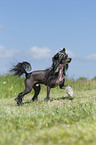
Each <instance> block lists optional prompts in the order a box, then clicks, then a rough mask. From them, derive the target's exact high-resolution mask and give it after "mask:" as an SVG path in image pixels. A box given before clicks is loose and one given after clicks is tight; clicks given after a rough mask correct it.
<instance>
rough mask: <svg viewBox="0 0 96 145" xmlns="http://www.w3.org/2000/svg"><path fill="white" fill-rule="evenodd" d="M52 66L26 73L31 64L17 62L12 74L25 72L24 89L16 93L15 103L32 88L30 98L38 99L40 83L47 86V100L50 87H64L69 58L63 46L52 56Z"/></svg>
mask: <svg viewBox="0 0 96 145" xmlns="http://www.w3.org/2000/svg"><path fill="white" fill-rule="evenodd" d="M52 62H53V63H52V66H51V67H50V68H49V69H46V70H39V71H33V72H31V73H28V72H27V71H30V70H31V65H30V63H28V62H22V63H18V64H17V65H16V66H14V67H13V69H11V72H13V73H14V75H17V76H19V77H20V76H21V75H22V74H25V76H26V79H25V90H24V91H23V92H21V93H19V94H18V96H17V97H16V99H15V100H16V102H17V104H18V105H19V104H21V102H22V98H23V97H24V95H26V94H28V93H29V92H31V90H32V88H33V89H34V96H33V98H32V100H33V101H34V100H38V95H39V92H40V89H41V86H40V84H44V85H46V86H47V96H46V98H45V100H46V101H47V100H49V99H50V97H49V93H50V89H51V88H54V87H56V86H59V87H60V88H61V89H64V88H65V86H64V82H65V77H64V76H65V75H66V70H67V69H68V63H70V62H71V58H68V55H67V54H66V52H65V48H63V49H62V50H60V51H59V52H58V53H57V54H56V55H55V56H54V57H53V58H52Z"/></svg>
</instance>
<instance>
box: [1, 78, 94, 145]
mask: <svg viewBox="0 0 96 145" xmlns="http://www.w3.org/2000/svg"><path fill="white" fill-rule="evenodd" d="M65 83H66V85H71V86H72V87H73V89H74V99H73V100H70V99H68V98H67V94H66V93H65V92H64V90H60V89H59V88H58V87H57V88H54V89H52V90H51V93H50V97H51V100H50V101H49V102H44V101H43V100H44V98H45V96H46V87H45V86H43V85H42V87H41V92H40V95H39V101H38V102H32V101H31V98H32V96H33V93H34V92H33V91H32V92H31V93H30V94H28V95H26V96H25V97H24V99H23V103H22V105H20V106H17V105H16V102H15V101H14V98H15V97H16V96H17V94H18V93H19V92H21V91H23V90H24V78H16V77H13V76H11V75H9V76H0V145H15V144H16V145H17V144H18V145H57V144H58V145H60V144H62V145H85V144H87V145H95V144H96V78H94V79H93V80H90V81H88V80H87V79H85V78H80V79H78V80H76V81H74V80H68V79H66V82H65Z"/></svg>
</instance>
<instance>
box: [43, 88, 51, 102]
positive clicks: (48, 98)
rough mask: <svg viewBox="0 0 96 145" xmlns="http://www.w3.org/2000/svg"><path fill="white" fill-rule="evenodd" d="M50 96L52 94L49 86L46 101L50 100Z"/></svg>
mask: <svg viewBox="0 0 96 145" xmlns="http://www.w3.org/2000/svg"><path fill="white" fill-rule="evenodd" d="M49 94H50V87H49V86H47V96H46V98H45V99H44V100H45V101H48V100H50V97H49Z"/></svg>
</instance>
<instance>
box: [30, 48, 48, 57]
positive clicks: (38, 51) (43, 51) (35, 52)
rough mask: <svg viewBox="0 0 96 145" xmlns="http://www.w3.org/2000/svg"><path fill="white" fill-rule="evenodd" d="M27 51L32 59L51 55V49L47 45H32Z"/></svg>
mask: <svg viewBox="0 0 96 145" xmlns="http://www.w3.org/2000/svg"><path fill="white" fill-rule="evenodd" d="M29 52H30V54H31V55H32V56H33V58H34V59H45V58H49V57H50V56H51V50H50V49H49V48H47V47H43V48H39V47H36V46H34V47H32V48H31V49H30V51H29Z"/></svg>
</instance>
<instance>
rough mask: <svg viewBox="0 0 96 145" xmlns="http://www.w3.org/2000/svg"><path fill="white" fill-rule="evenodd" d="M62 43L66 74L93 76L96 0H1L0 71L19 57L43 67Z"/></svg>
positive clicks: (35, 68)
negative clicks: (65, 58)
mask: <svg viewBox="0 0 96 145" xmlns="http://www.w3.org/2000/svg"><path fill="white" fill-rule="evenodd" d="M63 47H65V48H66V49H67V52H68V54H69V56H70V57H72V58H73V59H72V62H71V63H70V65H69V70H68V71H67V75H68V77H69V78H79V77H87V78H88V79H91V78H93V77H95V76H96V67H95V65H96V0H16V1H13V0H1V1H0V73H1V74H5V73H7V72H8V71H9V69H10V67H11V66H12V65H13V64H16V63H18V62H21V61H29V62H30V63H31V65H32V69H33V70H38V69H46V68H48V67H50V66H51V58H52V56H53V55H54V54H55V53H56V52H57V51H58V50H59V49H60V48H63Z"/></svg>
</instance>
